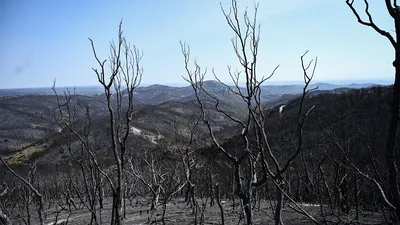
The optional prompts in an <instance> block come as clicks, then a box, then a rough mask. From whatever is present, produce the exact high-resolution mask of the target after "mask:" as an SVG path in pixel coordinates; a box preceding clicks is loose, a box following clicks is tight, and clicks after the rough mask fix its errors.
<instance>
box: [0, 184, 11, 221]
mask: <svg viewBox="0 0 400 225" xmlns="http://www.w3.org/2000/svg"><path fill="white" fill-rule="evenodd" d="M7 192H8V186H7V185H6V184H5V183H4V190H1V192H0V197H2V196H5V195H6V194H7ZM0 222H1V224H4V225H11V224H12V223H11V220H10V218H8V216H7V214H6V213H4V212H3V210H2V209H1V207H0Z"/></svg>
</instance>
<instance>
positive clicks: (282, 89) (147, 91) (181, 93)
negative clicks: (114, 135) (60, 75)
mask: <svg viewBox="0 0 400 225" xmlns="http://www.w3.org/2000/svg"><path fill="white" fill-rule="evenodd" d="M204 84H205V86H206V87H207V88H208V89H213V91H217V90H219V91H223V90H225V89H226V87H225V86H223V85H221V84H220V83H219V82H217V81H211V80H210V81H205V82H204ZM180 85H182V84H180ZM374 85H377V84H375V83H351V84H332V83H322V82H318V83H314V84H311V85H310V86H311V87H316V86H319V90H333V89H336V88H341V87H346V88H363V87H369V86H374ZM231 87H233V86H231ZM262 88H263V92H264V93H263V94H264V95H282V94H296V93H300V92H301V89H302V88H303V85H302V84H282V85H263V86H262ZM67 89H68V90H69V91H70V92H71V93H73V92H75V93H76V94H78V95H95V94H102V93H103V89H102V87H101V86H76V87H57V92H59V93H62V92H63V91H65V90H67ZM136 93H137V94H138V95H142V94H144V95H145V97H146V98H148V97H149V96H151V98H153V99H158V100H155V101H154V102H160V101H161V102H162V100H161V99H159V98H161V96H157V95H163V94H165V93H167V94H168V96H166V97H165V98H166V99H168V97H171V98H173V99H176V98H181V97H187V96H189V95H191V94H192V93H193V92H192V88H191V87H190V86H187V85H186V86H179V85H159V84H153V85H148V86H141V87H139V88H137V89H136ZM15 95H54V92H53V90H52V89H51V87H38V88H13V89H0V97H1V96H15ZM136 97H141V96H136Z"/></svg>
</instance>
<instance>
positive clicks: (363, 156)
mask: <svg viewBox="0 0 400 225" xmlns="http://www.w3.org/2000/svg"><path fill="white" fill-rule="evenodd" d="M344 3H346V4H347V7H348V8H349V13H353V14H354V16H355V19H356V21H358V23H360V25H363V26H367V27H369V28H370V29H373V30H374V31H376V33H377V34H380V35H382V36H383V37H384V38H386V39H387V40H388V41H389V42H390V44H391V45H392V46H393V49H394V53H395V54H394V61H393V67H394V69H395V73H394V77H395V79H394V80H395V81H394V84H393V85H389V86H370V87H363V88H357V89H352V88H336V89H332V90H322V89H320V88H319V87H318V86H316V85H313V83H312V82H313V78H314V75H316V74H318V63H319V62H318V58H317V57H315V58H314V57H312V56H310V55H311V54H312V50H311V51H310V52H308V51H307V50H306V49H305V53H304V54H303V55H299V57H298V65H299V67H298V76H299V77H300V78H302V80H303V81H304V82H303V84H301V85H300V86H298V87H297V89H296V91H293V93H285V94H284V95H279V97H277V96H271V95H267V94H266V93H267V92H268V88H269V86H268V85H267V84H268V80H269V79H270V78H271V77H272V76H279V66H278V65H277V66H276V67H275V68H274V69H273V70H272V71H270V73H269V74H261V73H259V71H258V69H257V68H258V67H257V65H259V64H261V63H264V62H261V61H260V59H259V58H258V53H259V43H260V41H261V38H260V24H259V23H258V21H257V15H258V14H259V13H261V12H260V11H259V8H258V5H257V4H255V5H254V7H253V8H251V7H249V8H245V7H246V6H242V5H240V6H239V4H238V2H237V0H232V2H231V6H230V8H224V7H223V6H222V4H221V13H222V14H223V16H224V18H225V20H226V24H227V29H230V31H231V33H232V34H233V37H232V39H231V42H232V50H233V51H232V54H234V55H235V56H236V59H237V62H238V64H237V65H238V66H237V67H234V66H232V67H231V66H229V67H228V70H227V73H229V75H230V77H231V79H232V83H233V85H231V84H228V83H224V82H223V81H222V80H221V79H219V74H217V72H216V71H214V70H213V69H211V70H208V69H207V65H201V63H199V62H198V61H196V60H194V59H195V56H196V52H192V51H191V48H190V45H189V43H186V42H185V41H181V42H180V47H181V53H182V64H181V65H175V66H181V67H183V68H184V69H185V72H186V74H185V75H184V76H183V79H184V80H185V81H186V82H187V84H188V86H187V87H182V88H176V89H173V88H171V87H166V86H165V87H164V86H153V87H141V86H140V84H141V80H142V76H146V73H145V68H143V67H142V61H141V60H142V57H143V55H144V54H143V51H145V49H144V50H143V51H142V49H140V48H139V47H137V46H135V45H133V44H131V43H130V42H129V41H128V39H127V38H128V37H125V34H124V32H123V21H122V20H121V22H120V24H119V26H118V32H117V37H116V39H115V40H113V41H111V43H110V48H109V50H110V51H109V52H110V55H108V56H104V55H100V53H99V52H98V51H96V40H95V37H93V39H91V38H89V43H88V44H89V45H90V47H91V49H92V53H93V57H94V59H95V62H96V64H95V65H93V69H92V70H93V73H94V76H96V78H97V80H98V82H99V84H100V85H101V87H102V93H101V94H98V95H93V96H91V97H88V96H85V95H80V94H77V93H76V92H75V90H68V89H67V90H65V91H62V92H61V91H60V89H58V88H57V87H56V81H54V86H53V89H52V91H53V94H52V96H47V97H45V99H44V98H42V97H39V96H33V95H32V96H30V97H29V96H28V97H26V98H25V99H23V98H22V97H18V96H8V97H0V108H1V109H2V110H3V111H0V113H1V112H7V113H8V114H9V118H14V117H12V116H10V115H12V114H15V115H18V116H19V117H21V118H22V117H24V118H33V120H34V121H35V122H37V124H40V126H39V125H37V126H36V127H31V128H29V129H37V127H39V128H40V129H41V132H40V133H38V134H37V135H33V134H31V133H32V132H28V131H26V132H21V131H20V130H18V129H21V130H26V129H28V128H26V127H25V125H24V124H22V123H21V124H20V125H19V127H18V128H17V127H14V128H13V127H12V123H11V122H10V124H7V123H4V124H5V125H4V127H5V129H4V132H5V131H6V130H9V132H12V134H13V135H14V136H17V138H15V140H14V139H4V140H0V141H2V142H3V143H2V144H1V145H0V146H1V147H2V148H4V150H1V151H0V154H2V155H0V161H1V163H0V225H2V224H4V225H11V224H25V225H31V224H40V225H45V224H46V225H50V224H91V225H92V224H93V225H100V224H111V225H121V224H196V225H197V224H247V225H253V224H275V225H283V224H400V183H399V179H400V177H399V176H400V175H399V169H398V165H399V164H400V157H399V156H400V142H399V140H400V138H399V132H400V128H399V116H400V109H399V107H400V43H399V42H398V40H400V7H399V6H398V5H397V1H391V0H385V6H386V9H387V12H388V15H390V16H391V17H392V18H393V21H394V24H395V32H394V33H393V32H389V31H385V30H383V29H381V28H380V27H379V25H377V24H375V22H374V20H373V18H374V15H372V14H371V13H370V11H369V2H368V0H364V1H362V2H361V3H363V4H364V7H365V8H364V10H363V11H359V10H358V6H357V7H356V6H355V4H356V2H355V1H354V0H344ZM346 4H343V5H344V7H346ZM357 4H358V3H357ZM382 4H384V3H382ZM241 8H243V9H245V10H241ZM242 11H243V12H242ZM363 18H367V19H366V20H364V19H363ZM356 21H349V23H355V22H356ZM271 35H273V34H271ZM266 41H267V40H266ZM371 44H372V43H371ZM390 63H391V62H390ZM207 74H212V75H213V76H214V78H215V79H214V80H213V81H206V80H205V77H206V75H207ZM242 83H243V84H244V85H241V84H242ZM282 93H283V92H282ZM144 96H146V97H148V96H150V97H148V99H151V101H150V100H148V101H149V102H151V103H148V102H147V103H146V101H147V100H146V99H147V98H146V97H144ZM34 97H35V99H36V100H35V101H32V100H29V98H34ZM21 99H22V100H21ZM17 100H18V101H19V104H22V103H23V104H28V103H29V102H30V103H32V102H33V103H32V104H34V105H35V106H34V107H36V108H42V109H40V113H30V112H28V110H26V111H24V112H22V110H20V109H21V108H23V107H20V106H19V105H17V103H14V102H12V101H15V102H17ZM10 102H11V103H10ZM21 102H22V103H21ZM43 102H47V103H48V104H50V103H51V104H50V106H45V105H41V104H43ZM49 102H50V103H49ZM13 104H16V105H17V106H14V105H13ZM13 107H14V108H13ZM17 107H19V108H17ZM24 109H25V108H24ZM13 121H14V122H15V121H17V122H18V119H17V117H15V119H13ZM17 122H15V123H17ZM46 124H47V125H49V126H50V128H46V127H45V125H46ZM29 131H31V130H29ZM1 132H3V131H1V130H0V135H3V133H1ZM18 139H21V142H20V143H17V140H18ZM29 143H30V144H29ZM18 149H21V150H20V151H19V150H18Z"/></svg>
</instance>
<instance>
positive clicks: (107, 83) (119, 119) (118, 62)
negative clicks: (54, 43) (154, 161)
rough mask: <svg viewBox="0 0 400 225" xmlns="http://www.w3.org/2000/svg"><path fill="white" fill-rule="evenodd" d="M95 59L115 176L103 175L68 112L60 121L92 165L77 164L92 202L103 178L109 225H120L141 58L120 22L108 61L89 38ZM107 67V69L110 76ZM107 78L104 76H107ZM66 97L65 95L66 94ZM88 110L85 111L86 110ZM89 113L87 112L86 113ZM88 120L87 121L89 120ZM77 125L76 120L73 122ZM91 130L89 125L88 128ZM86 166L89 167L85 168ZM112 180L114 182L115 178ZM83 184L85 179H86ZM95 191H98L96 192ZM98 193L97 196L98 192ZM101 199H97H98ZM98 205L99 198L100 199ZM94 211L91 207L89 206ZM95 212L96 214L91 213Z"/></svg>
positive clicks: (61, 116)
mask: <svg viewBox="0 0 400 225" xmlns="http://www.w3.org/2000/svg"><path fill="white" fill-rule="evenodd" d="M89 41H90V44H91V47H92V51H93V55H94V58H95V60H96V62H97V64H98V67H99V68H93V71H94V72H95V74H96V76H97V79H98V82H99V83H100V84H101V86H102V88H103V90H104V95H105V99H106V102H105V104H107V110H108V114H109V126H110V131H111V132H110V135H109V138H110V140H109V141H110V142H111V144H110V146H111V152H112V154H111V157H112V158H113V162H114V166H115V168H116V170H115V171H112V172H111V173H113V174H115V176H111V174H110V173H106V172H105V170H104V169H105V168H102V166H101V165H100V163H99V162H98V160H97V158H96V156H95V154H94V152H93V150H92V149H91V147H90V146H89V141H88V136H89V135H88V134H85V133H83V135H82V133H79V132H78V131H77V130H76V129H75V128H74V127H73V122H74V121H71V120H70V119H71V116H74V115H73V114H69V113H68V112H69V111H68V110H67V114H63V111H62V109H61V108H60V110H59V112H60V122H59V123H61V124H62V125H63V126H64V127H65V128H66V129H67V130H68V131H69V132H70V133H72V134H73V136H74V137H76V138H77V139H78V140H79V142H80V143H81V145H82V148H84V149H85V151H86V152H87V154H88V155H87V156H88V160H90V161H91V162H92V163H89V164H86V163H83V162H80V163H79V160H78V159H76V160H75V161H76V162H78V164H79V165H81V167H85V168H84V169H82V171H86V172H88V173H90V176H89V177H90V178H91V179H92V182H91V184H90V185H89V186H91V190H92V192H93V193H92V195H91V196H92V200H93V201H94V200H95V198H96V195H98V196H102V190H101V187H100V188H99V186H98V185H101V180H102V178H105V180H106V182H107V183H108V185H109V186H110V189H111V194H112V199H113V203H112V214H111V224H112V225H119V224H121V223H122V220H123V207H122V206H123V197H124V190H123V189H124V184H125V173H124V170H125V164H126V161H127V157H126V154H127V151H128V148H127V142H128V136H129V134H130V130H131V127H130V124H131V121H132V119H133V93H134V90H135V88H136V87H138V86H139V84H140V82H141V78H142V74H143V68H142V67H141V66H140V61H141V59H142V56H143V54H142V52H141V51H140V50H139V49H138V48H137V47H136V46H134V45H131V44H130V43H128V42H127V41H126V39H125V36H124V35H123V31H122V21H121V22H120V24H119V28H118V39H117V41H116V42H114V41H112V42H111V45H110V56H109V58H108V61H109V62H108V65H107V64H106V62H107V60H100V59H99V56H98V55H97V52H96V48H95V45H94V42H93V40H92V39H90V38H89ZM107 68H109V69H110V71H109V76H107V74H108V70H107ZM106 76H107V77H106ZM67 96H68V95H67ZM68 104H69V99H68V97H67V100H66V103H60V102H58V105H59V106H60V105H63V106H66V107H68ZM86 111H88V108H87V109H86ZM87 113H88V112H87ZM89 120H90V118H89ZM75 122H76V121H75ZM88 129H90V126H89V127H88ZM87 166H88V167H87ZM114 178H115V179H114ZM85 182H86V180H85ZM96 189H97V191H96ZM97 192H99V193H97ZM99 198H100V197H99ZM100 202H101V199H100ZM92 208H93V207H92ZM92 212H93V213H94V212H95V211H93V210H92Z"/></svg>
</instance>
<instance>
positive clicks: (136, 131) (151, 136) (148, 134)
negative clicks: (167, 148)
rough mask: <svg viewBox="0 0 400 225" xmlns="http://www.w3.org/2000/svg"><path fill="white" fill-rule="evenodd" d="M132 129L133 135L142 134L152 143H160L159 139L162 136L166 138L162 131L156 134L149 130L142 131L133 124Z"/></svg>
mask: <svg viewBox="0 0 400 225" xmlns="http://www.w3.org/2000/svg"><path fill="white" fill-rule="evenodd" d="M130 131H131V132H132V134H133V135H136V136H141V137H143V138H145V139H147V140H149V141H151V143H153V144H158V143H157V140H160V139H162V138H164V136H163V135H161V134H160V133H158V134H154V133H152V132H149V131H142V130H140V129H138V128H136V127H133V126H131V128H130Z"/></svg>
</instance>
